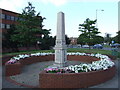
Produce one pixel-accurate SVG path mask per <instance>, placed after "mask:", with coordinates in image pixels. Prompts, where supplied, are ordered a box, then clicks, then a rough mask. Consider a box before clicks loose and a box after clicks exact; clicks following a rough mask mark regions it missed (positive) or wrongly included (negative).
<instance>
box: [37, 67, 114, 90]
mask: <svg viewBox="0 0 120 90" xmlns="http://www.w3.org/2000/svg"><path fill="white" fill-rule="evenodd" d="M115 73H116V68H115V66H113V67H111V68H108V69H106V70H99V71H91V72H81V73H46V71H42V72H41V73H40V74H39V82H40V83H39V87H40V88H87V87H90V86H93V85H97V84H100V83H104V82H105V81H108V80H110V79H111V78H113V77H114V76H115Z"/></svg>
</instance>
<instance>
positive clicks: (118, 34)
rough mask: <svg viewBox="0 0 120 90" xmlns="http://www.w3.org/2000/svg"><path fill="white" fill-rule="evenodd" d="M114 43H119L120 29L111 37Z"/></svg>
mask: <svg viewBox="0 0 120 90" xmlns="http://www.w3.org/2000/svg"><path fill="white" fill-rule="evenodd" d="M113 40H114V41H115V42H116V43H120V31H118V32H117V35H116V36H115V37H114V38H113Z"/></svg>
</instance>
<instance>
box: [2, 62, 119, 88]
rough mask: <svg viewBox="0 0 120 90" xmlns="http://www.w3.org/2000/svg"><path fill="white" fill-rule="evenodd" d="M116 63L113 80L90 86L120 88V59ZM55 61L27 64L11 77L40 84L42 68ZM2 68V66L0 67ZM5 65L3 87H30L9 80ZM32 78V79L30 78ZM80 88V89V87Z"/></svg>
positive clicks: (32, 84)
mask: <svg viewBox="0 0 120 90" xmlns="http://www.w3.org/2000/svg"><path fill="white" fill-rule="evenodd" d="M114 62H115V64H116V68H117V71H119V72H117V73H116V75H115V77H113V78H112V79H111V80H109V81H107V82H105V83H102V84H99V85H95V86H92V87H89V88H119V87H118V86H120V85H118V84H119V83H118V82H119V81H118V78H119V76H118V75H120V68H118V66H120V65H119V64H120V60H115V61H114ZM52 63H53V61H48V62H40V63H34V64H31V65H27V66H25V67H24V68H23V70H22V73H21V74H20V75H15V76H12V77H10V78H11V79H13V80H15V81H17V82H19V83H22V84H27V85H31V86H38V83H39V81H38V77H39V73H40V71H41V70H43V68H45V67H47V66H49V65H51V64H52ZM69 63H72V64H77V63H78V62H74V63H73V62H69ZM0 68H1V67H0ZM4 68H5V67H4V66H3V75H2V88H28V87H24V86H22V85H20V84H19V85H16V84H14V83H11V82H9V81H7V80H6V79H5V72H4V70H5V69H4ZM30 78H31V80H30ZM78 90H79V89H78Z"/></svg>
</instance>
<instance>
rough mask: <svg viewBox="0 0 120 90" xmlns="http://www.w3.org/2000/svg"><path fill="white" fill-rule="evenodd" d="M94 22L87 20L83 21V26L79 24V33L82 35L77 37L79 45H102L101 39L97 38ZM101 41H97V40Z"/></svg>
mask: <svg viewBox="0 0 120 90" xmlns="http://www.w3.org/2000/svg"><path fill="white" fill-rule="evenodd" d="M95 23H96V20H90V19H89V18H87V19H86V21H84V23H83V24H79V31H80V32H81V33H82V34H80V35H79V37H78V43H79V44H86V43H87V44H88V45H94V44H96V43H102V42H103V37H101V36H98V34H99V33H100V32H98V28H96V27H95ZM96 38H97V39H99V40H101V41H98V40H97V39H96Z"/></svg>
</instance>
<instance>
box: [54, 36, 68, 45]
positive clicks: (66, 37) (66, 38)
mask: <svg viewBox="0 0 120 90" xmlns="http://www.w3.org/2000/svg"><path fill="white" fill-rule="evenodd" d="M53 40H54V45H55V40H56V36H54V38H53ZM65 41H66V44H67V45H68V44H70V38H69V37H68V36H67V35H65Z"/></svg>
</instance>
